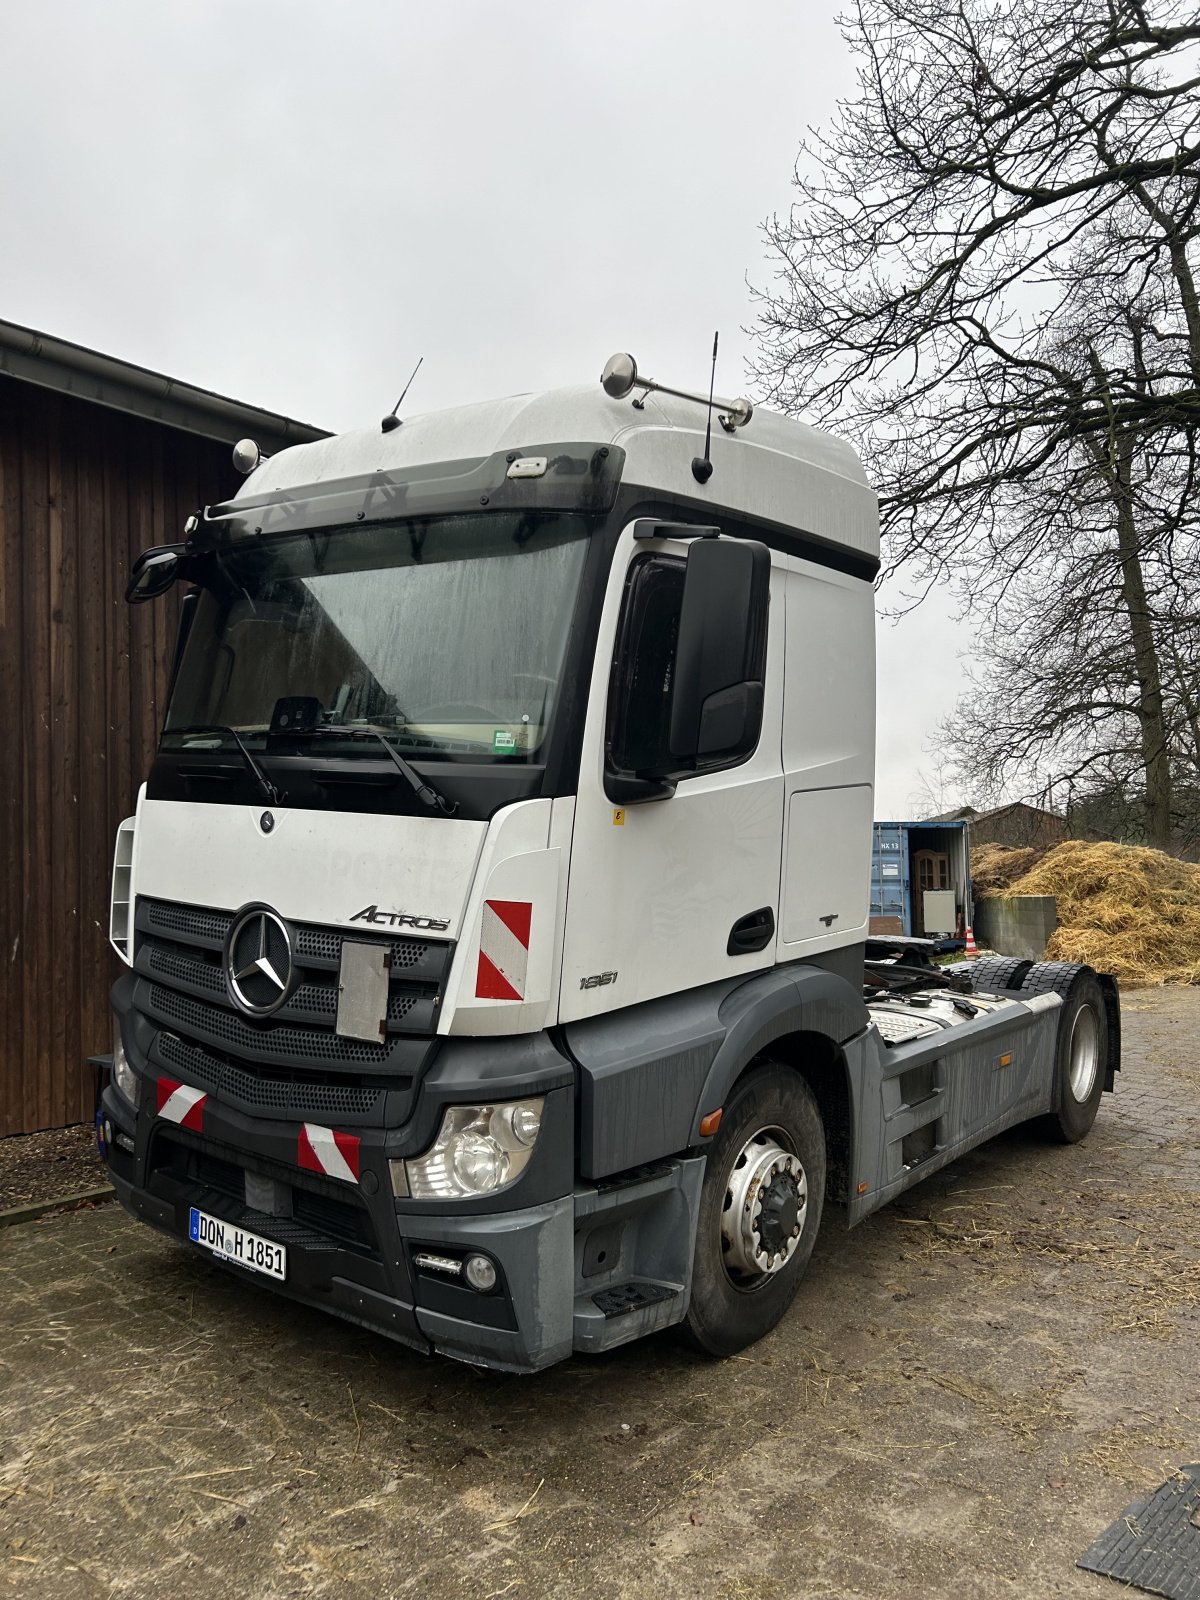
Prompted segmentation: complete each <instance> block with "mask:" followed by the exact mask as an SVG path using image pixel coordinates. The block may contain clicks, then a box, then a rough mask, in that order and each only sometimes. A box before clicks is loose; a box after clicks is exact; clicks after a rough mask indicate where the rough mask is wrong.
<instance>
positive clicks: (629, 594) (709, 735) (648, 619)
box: [605, 535, 771, 805]
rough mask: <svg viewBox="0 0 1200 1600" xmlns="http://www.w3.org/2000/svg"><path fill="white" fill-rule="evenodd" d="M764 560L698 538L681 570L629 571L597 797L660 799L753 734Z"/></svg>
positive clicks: (760, 691) (735, 753) (728, 758)
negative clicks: (602, 779)
mask: <svg viewBox="0 0 1200 1600" xmlns="http://www.w3.org/2000/svg"><path fill="white" fill-rule="evenodd" d="M770 595H771V555H770V552H769V551H768V550H767V548H766V546H765V545H761V544H757V543H753V542H750V541H746V540H736V541H735V540H731V539H721V538H716V537H713V536H711V535H710V536H708V537H701V538H697V539H695V540H694V541H693V543H692V544H691V546H690V548H689V551H688V557H687V560H686V562H684V561H680V560H679V559H678V557H651V558H649V559H646V560H643V561H641V562H637V563H634V565H633V566H632V567H631V569H630V575H629V579H628V580H627V586H626V597H625V606H624V610H623V614H622V624H621V630H620V633H619V636H618V645H617V655H616V659H615V661H614V668H613V680H612V687H611V690H610V696H611V697H610V701H609V731H608V753H607V761H606V771H605V792H606V793H607V794H608V796H609V798H610V799H612V800H613V801H614V803H615V804H618V805H621V804H624V805H632V804H636V803H638V802H639V801H645V800H665V799H668V798H669V797H670V796H671V795H672V794H674V792H675V785H676V783H677V782H678V780H679V779H681V778H688V777H691V776H693V775H694V774H695V773H697V772H708V771H713V770H716V769H719V768H721V767H731V766H736V765H737V763H738V762H739V761H744V760H745V759H746V758H747V756H749V755H751V754H752V753H753V751H754V749H755V748H756V746H757V744H758V740H759V735H760V734H761V732H762V716H763V697H764V679H765V677H766V652H767V611H768V607H769V605H770Z"/></svg>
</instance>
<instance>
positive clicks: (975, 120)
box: [756, 0, 1200, 845]
mask: <svg viewBox="0 0 1200 1600" xmlns="http://www.w3.org/2000/svg"><path fill="white" fill-rule="evenodd" d="M845 26H846V29H847V36H848V38H849V40H850V43H851V46H852V48H853V49H854V50H855V51H856V53H857V56H858V66H859V72H858V91H857V94H856V96H855V97H854V98H853V99H852V100H850V101H849V102H847V103H846V104H844V105H843V106H842V107H841V108H840V111H839V114H838V117H837V118H836V119H835V121H834V123H833V125H832V127H831V129H830V130H829V131H828V132H827V133H826V134H825V135H823V136H820V137H815V138H814V139H813V141H812V142H811V143H810V144H809V145H808V146H806V147H805V148H804V149H803V150H802V151H801V157H800V166H799V167H798V170H797V177H796V187H797V191H798V198H797V201H796V203H795V204H794V205H793V207H792V210H791V212H790V214H789V215H788V217H786V218H784V219H780V218H775V219H773V221H772V222H771V223H770V224H769V225H768V228H767V238H768V241H769V245H770V248H771V253H772V256H773V259H774V261H775V263H776V265H777V275H776V278H775V281H774V284H773V286H771V287H770V288H769V289H767V290H765V291H764V292H763V293H762V294H761V296H760V336H761V339H760V350H761V356H760V360H759V363H758V368H757V372H756V376H757V378H758V381H759V383H760V384H761V385H762V386H763V387H764V388H765V389H766V390H767V392H768V394H769V396H770V398H771V399H772V401H773V402H774V403H776V404H778V405H781V406H782V407H783V408H784V409H785V410H788V411H792V412H796V411H803V412H804V413H805V415H806V416H808V417H809V418H810V419H812V420H815V421H818V422H821V423H824V424H826V425H832V426H834V427H835V428H837V429H838V430H839V431H841V432H842V433H845V434H848V435H849V436H850V437H851V438H852V439H853V440H854V442H855V443H856V444H857V446H858V448H859V450H860V452H861V453H862V455H863V457H864V459H865V462H866V465H867V468H868V471H869V473H870V475H871V477H872V479H873V481H874V482H875V484H876V486H877V488H878V489H879V491H880V509H881V518H882V523H883V529H884V535H885V541H886V542H885V551H886V558H887V564H888V567H889V569H890V570H892V571H896V570H903V571H904V572H905V573H906V574H907V575H908V577H909V578H910V580H913V581H914V582H915V584H916V591H917V594H918V596H919V595H920V594H921V593H923V592H925V590H926V589H927V588H928V587H929V586H930V585H932V584H934V583H942V582H946V581H949V582H951V583H953V584H954V585H955V586H956V588H957V590H958V592H959V593H960V594H961V595H963V596H964V598H966V599H967V601H968V602H969V604H970V605H971V606H972V607H973V608H974V610H975V612H976V615H977V616H979V617H980V618H981V619H985V618H986V617H987V616H988V615H989V614H990V616H991V619H992V623H993V624H994V622H995V621H996V619H997V618H998V617H999V616H1000V614H1001V611H1002V610H1003V608H1004V607H1005V604H1006V601H1007V598H1008V597H1009V596H1010V595H1013V594H1014V592H1019V593H1020V594H1021V595H1022V596H1023V603H1024V605H1025V606H1026V607H1028V606H1030V605H1032V606H1034V608H1035V610H1036V609H1037V607H1038V603H1039V593H1044V586H1045V585H1046V584H1047V582H1049V583H1050V585H1051V589H1050V592H1053V583H1054V580H1053V576H1052V575H1053V574H1054V572H1055V571H1056V566H1055V559H1054V558H1055V557H1056V556H1058V555H1059V554H1061V552H1062V549H1063V545H1064V542H1067V543H1070V544H1071V547H1072V549H1073V550H1074V551H1075V553H1076V554H1077V555H1082V554H1085V553H1086V550H1087V545H1086V541H1085V542H1084V544H1082V545H1081V544H1080V543H1079V541H1078V538H1077V537H1076V536H1077V535H1078V533H1079V523H1080V518H1079V517H1078V515H1077V510H1078V508H1079V507H1080V506H1081V505H1082V506H1083V507H1084V508H1085V512H1086V515H1085V516H1084V518H1083V524H1084V528H1085V531H1086V532H1087V533H1088V534H1089V536H1090V537H1091V539H1092V540H1093V541H1094V543H1095V545H1096V547H1097V548H1096V550H1095V551H1093V554H1096V553H1098V552H1099V551H1107V552H1108V553H1109V554H1110V555H1112V556H1113V557H1114V558H1115V559H1114V560H1113V561H1111V562H1108V563H1107V564H1106V563H1104V562H1101V564H1100V569H1099V570H1102V571H1105V572H1107V574H1108V585H1109V589H1108V591H1106V592H1109V593H1110V594H1111V596H1112V597H1113V600H1114V607H1115V609H1114V610H1113V611H1112V615H1113V617H1114V619H1115V620H1114V626H1117V625H1118V623H1119V633H1120V636H1121V639H1122V648H1123V649H1125V650H1126V656H1127V660H1129V661H1131V662H1132V683H1133V697H1134V702H1135V703H1134V705H1133V707H1132V711H1131V712H1130V711H1129V709H1128V708H1127V711H1126V715H1127V716H1128V715H1132V719H1133V726H1134V729H1135V732H1136V734H1137V747H1138V770H1139V772H1140V774H1141V782H1142V784H1143V786H1144V789H1145V793H1146V814H1147V829H1148V833H1149V835H1150V837H1151V839H1152V841H1153V842H1155V843H1159V844H1164V845H1165V844H1166V843H1167V841H1168V839H1169V832H1170V821H1169V819H1170V811H1171V760H1170V754H1169V744H1170V739H1169V732H1168V728H1167V713H1166V708H1165V704H1164V691H1163V664H1162V662H1161V660H1160V654H1159V650H1160V646H1159V641H1158V639H1157V637H1156V635H1155V630H1154V626H1153V620H1152V614H1151V609H1152V608H1151V606H1150V602H1149V598H1148V594H1147V589H1146V573H1145V568H1146V564H1147V561H1151V562H1159V563H1160V564H1161V563H1162V562H1163V561H1166V562H1167V563H1168V564H1169V563H1174V564H1175V565H1176V567H1179V566H1180V565H1182V566H1183V567H1184V568H1185V569H1186V570H1188V571H1190V572H1191V573H1192V574H1193V575H1194V573H1195V570H1196V560H1195V550H1194V538H1193V537H1192V536H1191V534H1192V530H1191V524H1190V522H1189V518H1190V516H1191V513H1190V509H1189V508H1190V502H1191V500H1192V498H1193V497H1194V495H1195V490H1196V478H1197V449H1196V445H1197V436H1198V433H1200V298H1198V296H1197V288H1196V273H1197V262H1196V252H1197V239H1198V238H1200V97H1198V95H1197V89H1198V87H1200V13H1198V12H1197V10H1196V7H1195V4H1194V0H1191V3H1187V4H1185V3H1183V0H1145V3H1139V0H1038V3H1036V4H1035V3H1034V0H1000V3H998V4H997V3H988V0H950V3H948V4H946V3H942V0H859V3H858V5H857V7H856V10H855V11H854V13H853V14H852V16H851V18H850V19H849V20H848V21H847V22H846V24H845ZM1064 531H1066V532H1067V533H1069V534H1070V535H1071V536H1072V537H1071V539H1070V540H1064ZM1164 546H1166V547H1167V550H1166V555H1165V556H1164V555H1163V554H1162V551H1163V547H1164ZM1023 573H1029V574H1036V576H1037V578H1038V581H1039V583H1040V585H1042V586H1043V588H1042V589H1041V590H1037V589H1035V588H1031V587H1030V586H1025V587H1024V588H1023V589H1020V590H1018V591H1014V585H1015V584H1017V582H1018V579H1019V577H1020V575H1021V574H1023ZM980 625H981V627H982V626H985V625H986V623H985V621H984V620H981V623H980ZM1051 642H1052V641H1051V640H1050V639H1049V637H1048V636H1043V638H1042V640H1041V643H1042V645H1043V646H1044V647H1049V645H1050V644H1051ZM1126 698H1127V699H1128V684H1127V685H1126Z"/></svg>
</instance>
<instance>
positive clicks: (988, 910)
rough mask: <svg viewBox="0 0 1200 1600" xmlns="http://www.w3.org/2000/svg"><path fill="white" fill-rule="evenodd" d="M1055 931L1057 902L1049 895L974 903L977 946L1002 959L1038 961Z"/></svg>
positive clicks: (1011, 897) (1010, 897)
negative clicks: (1016, 958) (983, 947)
mask: <svg viewBox="0 0 1200 1600" xmlns="http://www.w3.org/2000/svg"><path fill="white" fill-rule="evenodd" d="M1057 927H1058V902H1057V901H1056V900H1055V898H1054V896H1053V895H1052V894H1013V895H1007V896H1005V897H1003V898H997V899H994V900H977V901H976V902H975V926H974V928H973V930H972V931H973V932H974V934H975V939H976V941H977V943H979V944H981V945H984V946H985V947H986V948H987V949H989V950H996V951H998V952H999V953H1000V954H1001V955H1002V956H1019V957H1020V958H1021V960H1023V961H1041V960H1042V959H1043V957H1044V956H1045V954H1046V945H1047V944H1048V943H1049V940H1050V935H1051V934H1052V933H1053V932H1054V930H1055V928H1057Z"/></svg>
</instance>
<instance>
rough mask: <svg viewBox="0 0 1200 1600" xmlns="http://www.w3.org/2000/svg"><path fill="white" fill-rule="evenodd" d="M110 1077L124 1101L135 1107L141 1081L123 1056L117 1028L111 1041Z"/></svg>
mask: <svg viewBox="0 0 1200 1600" xmlns="http://www.w3.org/2000/svg"><path fill="white" fill-rule="evenodd" d="M112 1076H113V1082H114V1083H115V1084H116V1086H117V1088H118V1089H119V1090H120V1092H121V1093H122V1094H123V1095H124V1096H125V1098H126V1100H128V1101H129V1103H130V1105H131V1106H136V1105H137V1103H138V1096H139V1095H140V1093H141V1089H142V1080H141V1079H140V1078H139V1077H138V1075H137V1073H136V1072H135V1071H134V1070H133V1068H132V1067H131V1066H130V1065H129V1057H128V1056H127V1055H126V1054H125V1046H124V1045H123V1044H122V1043H121V1031H120V1029H119V1028H118V1030H117V1036H116V1038H115V1039H114V1040H113V1065H112Z"/></svg>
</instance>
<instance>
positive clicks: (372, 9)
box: [0, 0, 968, 817]
mask: <svg viewBox="0 0 1200 1600" xmlns="http://www.w3.org/2000/svg"><path fill="white" fill-rule="evenodd" d="M836 9H837V7H836V5H835V4H834V3H833V0H790V3H787V0H755V3H754V4H752V5H732V4H728V3H726V4H715V3H712V0H688V3H686V4H685V3H668V0H639V3H633V4H631V3H627V0H606V3H605V4H603V5H595V6H590V5H589V6H584V5H572V4H565V3H563V0H515V3H511V0H510V3H509V4H507V5H503V6H501V5H497V4H486V3H484V0H453V3H451V0H442V3H440V4H421V5H418V4H414V3H411V0H392V3H390V4H382V3H376V0H357V3H356V0H342V3H340V4H332V3H330V0H324V3H322V4H317V3H313V0H286V3H283V0H238V3H236V4H229V3H222V0H191V3H187V4H185V3H182V0H105V3H104V4H101V3H99V0H62V3H60V0H40V3H39V4H38V5H36V6H35V5H32V4H16V3H13V4H9V5H6V6H5V7H4V8H3V17H2V20H0V49H2V53H3V58H4V60H5V61H6V63H7V70H6V72H5V89H4V94H3V96H2V97H0V150H2V151H3V156H4V161H3V170H4V179H3V202H4V204H3V224H2V228H0V318H4V319H5V320H8V321H11V322H18V323H23V324H26V325H28V326H30V327H34V328H37V329H39V330H42V331H44V332H47V333H52V334H55V335H57V336H59V337H61V338H65V339H72V340H75V341H77V342H78V343H80V344H84V345H88V346H90V347H92V348H94V349H98V350H102V351H104V352H105V353H106V354H109V355H113V356H117V357H120V358H122V359H124V360H128V361H133V362H137V363H139V364H141V365H143V366H148V367H152V368H155V369H156V370H159V371H162V372H166V373H169V374H171V375H172V376H174V377H178V378H181V379H185V380H186V381H188V382H190V383H195V384H200V385H202V386H203V387H205V388H210V389H215V390H217V391H218V392H219V393H222V394H227V395H231V396H234V397H235V398H237V399H239V400H243V401H246V402H249V403H252V404H256V405H261V406H266V407H268V408H270V409H272V410H275V411H279V412H282V413H284V414H286V415H289V416H294V417H298V418H301V419H303V420H304V421H308V422H313V423H317V424H320V425H322V426H324V427H328V428H331V429H341V428H347V427H356V426H360V425H362V424H364V423H370V422H372V421H374V420H375V419H377V418H378V417H379V416H380V414H381V413H382V412H383V411H386V410H388V409H390V407H391V405H392V404H393V402H394V401H395V398H396V396H397V394H398V393H399V391H400V389H401V388H402V387H403V384H404V381H405V380H406V378H407V376H408V374H409V372H410V371H411V369H412V367H413V365H414V363H415V362H416V359H417V357H418V356H422V355H423V356H424V357H425V364H424V366H423V368H422V370H421V373H420V376H419V378H418V379H417V382H416V384H415V385H414V388H413V391H412V394H411V396H410V399H409V401H408V403H407V405H406V410H408V411H410V412H411V411H416V410H427V409H435V408H437V407H441V406H446V405H455V404H458V403H460V402H463V401H469V400H474V399H482V398H487V397H489V396H493V395H497V394H506V393H512V392H514V391H519V390H527V389H537V388H543V387H550V386H553V385H557V384H564V383H577V382H581V381H588V380H589V379H591V378H593V377H598V375H599V372H600V368H601V366H602V365H603V363H604V361H605V359H606V357H607V356H609V355H610V354H611V353H612V352H613V351H615V350H622V349H624V350H630V351H632V352H633V353H634V355H635V356H636V357H637V360H638V362H639V365H640V366H641V368H642V370H643V371H645V372H647V373H649V374H651V375H652V376H655V377H660V378H662V379H663V381H665V382H673V383H678V384H682V385H684V386H690V385H694V386H697V387H702V386H703V385H704V383H705V381H706V378H707V361H708V355H709V352H710V350H711V338H712V331H713V329H714V328H719V329H720V331H721V362H720V367H719V370H718V380H717V388H718V392H720V391H722V390H723V391H724V392H726V393H737V392H741V391H743V390H745V389H747V388H749V385H748V380H747V378H746V375H745V371H744V363H745V359H746V357H747V355H748V353H749V351H750V349H751V344H752V335H751V334H747V333H746V332H744V331H743V330H744V329H746V328H748V327H750V325H751V324H752V321H753V317H754V310H753V304H752V300H751V295H750V290H749V288H748V282H749V283H760V284H761V283H763V282H765V281H766V279H767V277H768V275H769V274H770V271H771V267H770V263H769V262H768V261H767V260H766V258H765V256H764V252H763V248H762V243H761V238H760V234H759V225H760V223H761V222H762V220H763V218H764V217H766V216H767V215H768V214H769V213H770V212H772V211H774V210H782V209H784V208H786V207H787V205H788V204H789V201H790V196H791V189H790V180H791V174H792V168H793V164H794V161H795V156H796V150H797V146H798V143H799V140H800V138H801V137H802V135H803V133H804V130H805V128H806V126H808V125H815V124H820V123H821V122H823V121H824V120H825V119H827V118H828V117H829V115H830V113H831V112H832V110H833V108H834V105H835V102H836V99H837V97H838V95H839V94H842V93H845V92H846V91H847V90H848V89H849V87H850V85H851V76H850V67H849V60H848V56H847V53H846V49H845V46H844V45H843V43H842V40H841V38H840V35H839V33H838V30H837V28H836V27H835V25H834V22H833V14H834V12H835V10H836ZM751 393H752V390H751ZM960 637H961V635H960V634H957V633H956V632H955V630H954V629H953V628H952V626H951V625H950V624H949V622H948V621H947V610H946V608H945V607H941V608H938V607H937V606H936V605H935V604H933V603H927V604H926V605H925V606H923V607H922V608H921V610H920V611H919V612H917V613H916V615H915V616H914V617H912V618H911V619H909V620H908V621H906V622H905V623H903V624H902V625H901V626H899V627H896V628H893V627H890V626H888V625H887V624H884V625H882V626H881V628H880V633H879V660H880V673H879V677H880V698H879V730H880V733H879V744H878V757H879V785H878V795H877V802H876V814H877V815H878V816H880V817H885V816H907V815H908V814H909V810H910V801H911V800H912V798H913V797H914V796H915V794H916V792H917V791H918V790H919V788H920V786H921V779H920V773H922V772H923V773H925V774H926V775H928V776H929V777H931V778H932V776H933V773H934V766H935V758H934V756H933V755H932V753H931V750H930V745H931V742H932V740H933V736H934V732H935V725H936V723H937V722H938V720H939V719H940V717H942V716H944V715H945V714H946V713H948V712H949V710H950V709H951V707H952V705H953V702H954V698H955V694H956V689H957V678H958V674H959V665H958V662H957V661H956V659H955V649H956V640H957V639H958V638H960ZM952 798H955V797H953V796H950V797H948V799H952ZM964 798H968V797H964Z"/></svg>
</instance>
